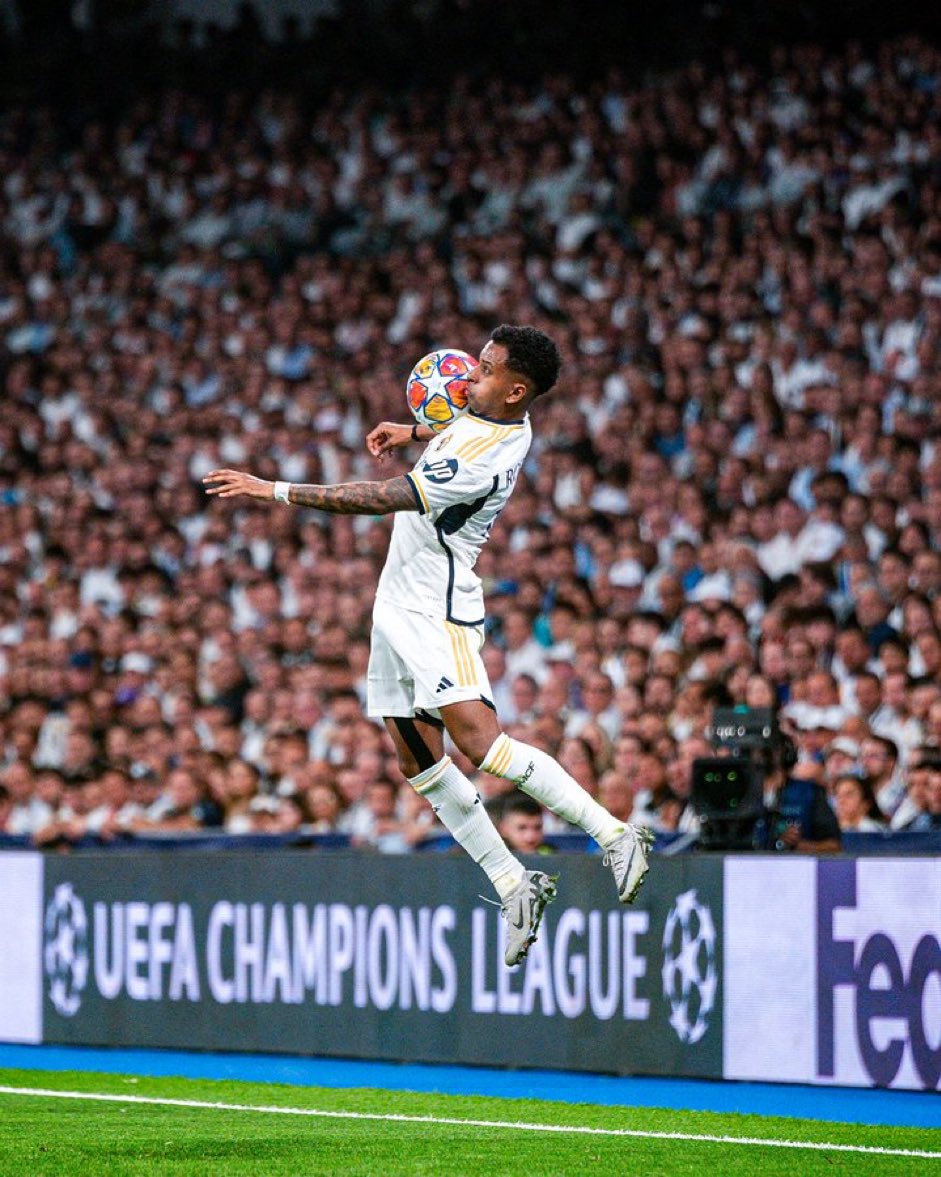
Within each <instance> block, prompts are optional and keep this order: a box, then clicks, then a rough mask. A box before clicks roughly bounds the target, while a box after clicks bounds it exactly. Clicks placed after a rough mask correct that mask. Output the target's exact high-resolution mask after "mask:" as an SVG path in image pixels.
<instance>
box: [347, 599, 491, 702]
mask: <svg viewBox="0 0 941 1177" xmlns="http://www.w3.org/2000/svg"><path fill="white" fill-rule="evenodd" d="M483 644H484V627H483V626H482V625H455V624H454V623H453V622H451V621H445V620H444V618H443V617H426V616H425V615H424V614H423V613H413V612H412V611H411V610H408V609H402V608H400V607H399V606H398V605H390V604H389V603H388V602H387V601H380V600H377V601H376V603H375V605H374V607H373V614H372V641H371V644H370V648H369V670H368V672H367V700H366V709H367V711H368V713H369V714H370V715H374V716H389V717H390V718H391V717H393V716H399V717H400V718H402V719H411V718H412V717H414V716H415V715H416V713H417V712H419V711H426V712H430V713H431V714H432V715H433V716H435V717H436V718H437V715H438V708H439V707H446V706H447V705H448V704H449V703H464V702H466V701H467V700H468V699H484V700H485V701H486V702H487V703H491V700H492V697H493V696H492V692H491V689H490V680H489V678H488V677H487V672H486V670H485V669H484V664H483V661H482V659H481V657H480V650H481V647H482V646H483ZM491 705H492V704H491Z"/></svg>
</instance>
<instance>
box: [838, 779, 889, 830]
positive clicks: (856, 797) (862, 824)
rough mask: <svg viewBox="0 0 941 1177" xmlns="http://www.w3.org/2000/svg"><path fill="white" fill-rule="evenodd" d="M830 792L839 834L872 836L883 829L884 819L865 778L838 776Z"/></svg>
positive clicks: (870, 785)
mask: <svg viewBox="0 0 941 1177" xmlns="http://www.w3.org/2000/svg"><path fill="white" fill-rule="evenodd" d="M832 791H833V799H834V802H835V812H836V819H837V821H838V822H839V823H840V832H841V833H844V834H845V833H858V834H874V833H879V832H880V831H881V830H883V829H885V818H884V817H883V816H882V811H881V810H880V809H879V806H878V804H877V802H876V797H875V793H874V792H873V789H872V784H871V782H870V781H869V779H868V778H867V777H860V776H854V775H852V774H845V775H843V776H839V777H837V779H836V781H835V782H834V784H833V790H832Z"/></svg>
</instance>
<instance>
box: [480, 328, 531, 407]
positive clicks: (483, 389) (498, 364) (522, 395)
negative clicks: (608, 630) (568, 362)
mask: <svg viewBox="0 0 941 1177" xmlns="http://www.w3.org/2000/svg"><path fill="white" fill-rule="evenodd" d="M508 358H509V354H508V352H507V349H506V347H505V346H504V345H503V344H502V343H494V342H493V340H492V339H491V340H489V341H488V342H487V343H486V344H485V346H484V349H483V351H482V352H481V353H480V363H479V364H478V365H477V367H476V368H475V369H474V370H473V372H471V374H470V375H469V376H468V377H467V403H468V404H469V405H470V407H471V408H472V409H473V410H474V412H475V413H479V414H480V415H481V416H483V417H496V418H497V419H498V420H503V419H509V420H512V419H513V418H516V417H520V416H522V412H523V407H524V403H525V401H526V399H527V397H528V395H529V394H528V391H527V388H526V385H525V384H524V383H523V381H522V380H521V379H520V377H519V375H518V373H516V372H514V371H513V370H512V368H509V367H507V360H508Z"/></svg>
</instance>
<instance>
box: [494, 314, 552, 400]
mask: <svg viewBox="0 0 941 1177" xmlns="http://www.w3.org/2000/svg"><path fill="white" fill-rule="evenodd" d="M490 338H491V339H492V340H493V342H494V343H499V344H501V345H502V346H503V347H505V348H506V351H507V367H508V368H510V369H511V370H512V371H513V372H516V373H517V374H518V375H519V376H522V377H523V379H524V381H525V382H526V385H527V387H528V388H529V391H530V392H531V394H532V395H533V396H534V397H535V396H542V394H543V393H544V392H548V391H549V389H550V388H551V387H552V386H553V384H555V382H556V381H557V380H558V378H559V370H560V368H561V367H562V358H561V356H560V355H559V349H558V348H557V347H556V345H555V343H554V342H553V341H552V340H551V339H550V338H549V336H548V335H546V333H545V332H544V331H540V330H538V328H536V327H517V326H512V325H510V324H509V323H503V324H501V326H499V327H497V328H496V330H495V331H494V332H493V333H492V335H491V336H490Z"/></svg>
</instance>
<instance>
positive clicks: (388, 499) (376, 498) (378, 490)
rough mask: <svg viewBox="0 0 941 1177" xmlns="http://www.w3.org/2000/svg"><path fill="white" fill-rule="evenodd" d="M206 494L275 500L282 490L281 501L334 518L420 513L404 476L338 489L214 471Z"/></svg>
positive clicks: (412, 488) (343, 484) (412, 490)
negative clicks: (270, 480)
mask: <svg viewBox="0 0 941 1177" xmlns="http://www.w3.org/2000/svg"><path fill="white" fill-rule="evenodd" d="M203 484H204V486H205V487H206V493H207V494H210V495H213V496H215V497H216V498H220V499H231V498H234V497H235V496H236V495H248V496H249V498H253V499H263V500H266V501H268V502H273V501H274V500H275V488H276V487H278V488H282V489H281V494H282V495H285V494H286V496H287V497H286V498H282V501H284V502H288V503H293V504H294V505H295V506H298V507H315V508H316V509H317V510H318V511H327V512H329V513H330V514H331V515H391V514H392V513H393V512H394V511H418V510H420V509H421V502H420V500H419V498H418V496H417V494H416V492H415V489H414V486H413V485H412V483H411V482H410V481H409V479H408V478H407V477H406V476H405V475H404V474H403V475H400V476H399V477H398V478H388V479H386V480H385V481H384V482H345V483H342V484H341V485H339V486H316V485H312V484H307V483H297V482H291V483H287V482H282V483H276V482H269V481H268V480H267V479H264V478H256V477H255V476H254V475H253V474H245V473H243V472H242V471H240V470H211V471H210V472H209V473H208V474H207V475H206V477H205V478H204V479H203Z"/></svg>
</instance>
